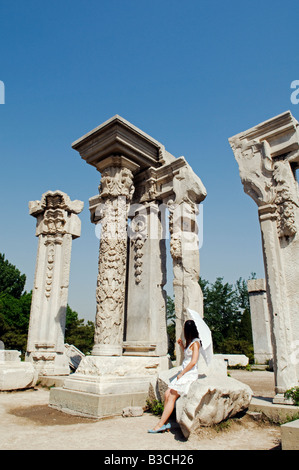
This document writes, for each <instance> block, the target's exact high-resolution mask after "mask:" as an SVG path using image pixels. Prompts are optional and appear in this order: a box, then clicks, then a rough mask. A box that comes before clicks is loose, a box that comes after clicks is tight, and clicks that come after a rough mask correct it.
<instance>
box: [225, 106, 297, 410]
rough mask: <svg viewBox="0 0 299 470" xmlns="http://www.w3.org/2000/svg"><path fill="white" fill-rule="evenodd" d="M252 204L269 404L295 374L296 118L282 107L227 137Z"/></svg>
mask: <svg viewBox="0 0 299 470" xmlns="http://www.w3.org/2000/svg"><path fill="white" fill-rule="evenodd" d="M229 141H230V144H231V147H232V149H233V151H234V154H235V158H236V160H237V162H238V164H239V170H240V177H241V180H242V183H243V185H244V191H245V192H246V193H247V194H248V195H249V196H251V197H252V198H253V200H254V201H255V202H256V204H257V205H258V214H259V221H260V227H261V234H262V244H263V256H264V264H265V274H266V286H267V294H268V305H269V312H270V320H271V321H270V323H271V336H272V346H273V354H274V372H275V391H276V397H275V399H274V402H275V403H283V402H285V400H284V396H283V394H284V392H285V391H286V390H287V389H289V388H291V387H293V386H295V385H298V379H299V361H298V360H297V358H296V354H297V355H298V345H299V320H298V318H299V317H298V311H299V281H298V279H299V263H298V260H299V236H298V232H299V189H298V183H297V181H296V177H295V171H296V168H298V166H299V141H298V122H297V121H296V120H295V119H294V118H293V116H292V115H291V113H290V112H289V111H288V112H286V113H283V114H281V115H279V116H276V117H274V118H272V119H270V120H269V121H266V122H264V123H262V124H259V125H258V126H256V127H254V128H252V129H249V130H247V131H245V132H242V133H240V134H237V135H236V136H234V137H232V138H231V139H229Z"/></svg>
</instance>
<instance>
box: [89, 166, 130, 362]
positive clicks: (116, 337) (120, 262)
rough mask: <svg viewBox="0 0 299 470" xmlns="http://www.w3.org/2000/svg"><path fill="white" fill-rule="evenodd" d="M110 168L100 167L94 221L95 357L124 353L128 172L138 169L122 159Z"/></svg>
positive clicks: (128, 200) (128, 199) (93, 353)
mask: <svg viewBox="0 0 299 470" xmlns="http://www.w3.org/2000/svg"><path fill="white" fill-rule="evenodd" d="M125 163H127V167H125V166H124V165H125ZM107 164H108V165H109V162H108V163H107V162H106V165H107ZM113 164H114V166H106V165H104V166H103V165H102V166H101V172H102V179H101V184H100V187H99V192H100V198H99V200H98V201H97V206H96V207H97V208H96V210H95V217H94V221H95V222H100V223H101V240H100V254H99V271H98V280H97V291H96V300H97V312H96V322H95V337H94V347H93V350H92V355H94V356H121V355H122V350H123V332H124V311H125V288H126V265H127V216H128V210H129V205H130V202H131V200H132V196H133V193H134V185H133V173H132V171H131V170H133V168H134V169H136V167H137V165H136V166H133V164H130V165H129V162H126V161H125V159H123V158H121V157H119V159H118V160H117V159H115V158H114V160H113ZM116 165H118V166H116ZM128 166H129V168H128ZM130 168H131V169H130Z"/></svg>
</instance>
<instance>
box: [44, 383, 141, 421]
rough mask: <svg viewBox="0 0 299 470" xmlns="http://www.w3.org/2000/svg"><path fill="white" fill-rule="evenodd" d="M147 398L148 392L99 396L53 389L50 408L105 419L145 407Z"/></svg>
mask: <svg viewBox="0 0 299 470" xmlns="http://www.w3.org/2000/svg"><path fill="white" fill-rule="evenodd" d="M147 396H148V393H147V392H146V393H145V392H135V393H123V394H115V395H97V394H94V393H86V392H79V391H75V390H66V389H64V388H52V389H51V390H50V399H49V406H50V407H52V408H55V409H57V410H60V411H63V412H64V413H70V414H74V415H77V416H85V417H89V418H105V417H108V416H117V415H121V413H122V410H123V409H124V408H126V407H128V406H142V407H143V406H145V405H146V399H147Z"/></svg>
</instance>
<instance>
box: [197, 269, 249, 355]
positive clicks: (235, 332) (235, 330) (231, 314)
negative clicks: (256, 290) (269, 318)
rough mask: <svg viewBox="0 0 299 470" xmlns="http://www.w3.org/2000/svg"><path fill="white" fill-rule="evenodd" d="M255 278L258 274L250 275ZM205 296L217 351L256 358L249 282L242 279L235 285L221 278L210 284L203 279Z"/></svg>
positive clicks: (209, 323)
mask: <svg viewBox="0 0 299 470" xmlns="http://www.w3.org/2000/svg"><path fill="white" fill-rule="evenodd" d="M251 276H252V277H251V278H254V276H255V274H254V273H252V274H251ZM199 283H200V286H201V288H202V291H203V298H204V318H205V321H206V322H207V324H208V325H209V327H210V329H211V331H212V336H213V345H214V351H215V352H216V353H217V352H218V353H224V354H225V353H226V354H229V353H230V354H246V356H248V357H249V359H250V361H251V362H252V361H253V344H252V329H251V317H250V305H249V295H248V290H247V283H246V281H245V280H244V279H242V278H239V279H238V280H237V282H236V284H235V286H233V285H232V284H229V283H224V281H223V278H221V277H218V278H217V279H216V281H215V282H214V283H213V284H211V283H209V282H208V281H206V280H204V279H200V281H199Z"/></svg>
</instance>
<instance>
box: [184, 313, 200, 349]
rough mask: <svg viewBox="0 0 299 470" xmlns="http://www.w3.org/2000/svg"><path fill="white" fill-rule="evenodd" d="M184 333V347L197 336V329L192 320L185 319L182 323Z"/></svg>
mask: <svg viewBox="0 0 299 470" xmlns="http://www.w3.org/2000/svg"><path fill="white" fill-rule="evenodd" d="M184 335H185V340H186V349H187V348H188V346H189V344H190V343H192V341H193V340H194V339H195V338H198V336H199V335H198V331H197V328H196V325H195V323H194V321H193V320H187V321H186V322H185V325H184Z"/></svg>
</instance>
